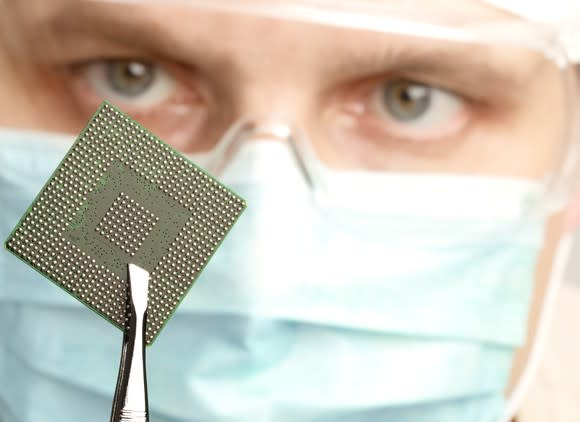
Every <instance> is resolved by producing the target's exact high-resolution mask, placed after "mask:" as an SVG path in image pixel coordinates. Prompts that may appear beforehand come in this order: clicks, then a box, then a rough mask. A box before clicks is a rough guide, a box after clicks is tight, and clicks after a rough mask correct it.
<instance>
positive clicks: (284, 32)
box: [0, 0, 574, 182]
mask: <svg viewBox="0 0 580 422" xmlns="http://www.w3.org/2000/svg"><path fill="white" fill-rule="evenodd" d="M194 4H195V2H172V3H163V4H161V3H158V2H142V3H138V4H135V3H134V2H130V3H128V4H117V3H115V2H92V1H91V2H85V1H55V2H44V1H40V0H28V1H25V2H19V1H14V0H13V1H7V2H4V3H2V5H1V6H0V7H1V8H2V11H1V13H0V16H1V17H0V28H1V29H0V31H2V32H3V34H2V40H3V45H2V51H1V52H0V72H1V73H0V84H1V86H0V88H1V90H2V92H4V93H5V94H4V95H3V96H2V98H1V99H0V108H1V109H2V113H1V115H0V124H2V125H4V126H11V127H26V128H34V129H43V130H54V131H61V132H71V133H75V132H78V131H79V130H80V129H81V128H82V126H83V124H84V122H86V120H87V118H88V117H89V116H90V115H91V114H92V113H93V112H94V111H95V109H96V107H97V106H98V104H99V103H100V102H101V101H102V100H103V99H107V100H109V101H110V102H112V103H113V104H115V105H117V106H118V107H120V108H121V109H123V110H125V111H126V112H128V113H129V114H130V115H131V116H133V117H134V118H135V119H137V120H138V121H140V122H141V123H142V124H143V125H144V126H145V127H147V128H149V129H150V130H151V131H152V132H154V133H155V134H157V135H158V136H159V137H161V138H162V139H164V140H166V141H168V142H170V143H172V144H173V145H174V146H176V147H177V148H179V149H181V150H183V151H185V152H189V153H200V152H208V151H211V150H213V149H215V147H216V145H217V144H218V143H219V142H220V140H221V139H223V136H224V134H225V133H226V132H227V130H228V128H231V127H232V125H233V124H234V123H235V122H237V121H239V120H240V119H241V118H248V117H250V118H251V117H252V116H264V115H272V116H275V117H276V118H277V119H278V120H283V121H287V122H288V123H289V125H292V126H293V127H298V128H300V129H301V131H302V132H303V134H304V137H303V139H304V145H301V146H300V147H299V149H300V151H302V152H303V153H306V152H305V151H306V150H310V151H312V152H313V153H314V156H315V157H316V161H317V162H318V165H320V166H323V167H327V168H330V169H332V170H337V171H370V172H380V173H394V172H396V173H400V172H403V173H413V174H431V173H441V174H460V175H477V176H499V177H512V178H523V179H529V180H532V181H541V182H544V181H547V180H548V179H549V178H550V177H552V176H553V175H554V174H555V173H556V172H557V170H558V168H559V167H560V166H561V163H562V160H563V156H564V155H565V154H566V152H567V151H568V150H569V145H568V142H569V132H570V127H571V116H572V107H571V97H572V95H573V92H572V88H573V83H574V81H572V79H573V76H571V75H572V71H571V69H570V68H569V67H568V65H567V64H566V63H565V60H563V59H562V56H561V55H560V54H559V53H560V52H559V50H558V46H557V44H556V43H554V40H553V39H551V38H550V36H549V34H547V33H545V32H542V31H540V30H539V29H538V31H536V32H534V28H533V26H531V25H527V26H525V31H524V30H522V27H523V26H524V25H523V24H522V22H519V21H518V22H516V21H513V22H512V23H513V25H512V26H513V28H514V30H513V33H510V31H509V27H510V25H509V23H510V22H511V21H510V20H509V19H507V20H506V18H507V17H506V16H504V15H502V14H500V13H499V12H497V11H495V12H492V11H491V9H488V8H486V9H482V6H481V5H479V6H477V5H478V4H479V3H478V2H473V3H472V2H461V3H459V4H458V7H454V8H453V13H451V12H449V13H448V14H447V15H446V16H445V15H444V14H443V15H441V12H440V10H441V9H438V10H439V12H437V13H435V12H433V13H434V15H436V16H435V18H433V20H434V21H436V22H435V23H436V24H437V25H439V26H438V28H439V29H438V30H434V29H433V25H432V24H430V23H427V22H425V21H424V16H423V18H422V19H423V20H422V21H421V22H420V23H419V24H418V23H411V22H409V23H408V25H407V26H405V25H403V24H401V23H400V22H399V24H398V25H394V26H393V27H392V28H391V30H390V31H389V26H388V23H385V25H384V27H383V28H382V30H381V31H378V30H376V28H374V27H373V30H370V29H369V30H363V29H361V28H356V29H355V28H352V27H347V26H338V25H322V24H320V23H314V22H299V21H297V20H294V19H287V20H285V19H275V18H271V17H264V16H252V15H251V14H249V13H232V12H226V11H223V10H218V11H216V10H211V8H198V7H195V6H194ZM277 4H278V3H277ZM278 5H279V4H278ZM461 5H463V6H461ZM425 7H427V6H425ZM447 9H448V10H449V11H450V10H451V8H447ZM409 10H411V9H409ZM413 10H414V9H413ZM424 10H426V9H425V8H424ZM429 10H430V9H429ZM423 15H427V14H426V13H425V14H423ZM474 17H479V18H480V19H479V21H478V22H479V23H478V25H473V23H472V21H473V20H474ZM485 19H487V20H488V21H489V22H493V20H494V19H498V20H501V22H502V24H501V31H500V32H501V36H500V35H498V32H497V31H496V32H494V31H493V30H492V29H493V27H494V26H493V25H491V24H486V25H483V24H482V22H483V21H485ZM168 22H171V24H170V25H168V24H167V23H168ZM442 22H443V23H445V24H446V25H448V28H449V31H450V33H451V32H453V31H455V32H453V33H454V34H456V33H457V30H458V28H459V29H460V30H461V31H462V32H461V34H463V35H462V36H453V37H451V36H449V37H447V36H446V34H447V32H446V31H445V27H444V26H442V25H441V23H442ZM506 22H507V23H506ZM418 25H419V26H418ZM421 25H422V26H421ZM417 28H423V29H424V30H419V29H417ZM482 28H488V30H487V34H488V36H486V31H485V30H483V29H482ZM489 28H492V29H489ZM429 31H431V32H432V35H433V36H427V35H426V34H427V33H428V32H429ZM522 34H526V36H527V35H528V34H534V36H533V37H528V38H529V39H530V40H531V39H533V40H534V43H532V42H529V43H527V42H524V41H523V39H524V38H525V37H523V35H522ZM510 36H513V39H512V38H510ZM526 39H527V38H526Z"/></svg>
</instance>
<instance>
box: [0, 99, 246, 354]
mask: <svg viewBox="0 0 580 422" xmlns="http://www.w3.org/2000/svg"><path fill="white" fill-rule="evenodd" d="M245 207H246V204H245V202H244V200H243V199H242V198H240V197H239V196H238V195H236V194H235V193H233V192H232V191H230V190H229V189H228V188H226V187H225V186H224V185H222V184H221V183H219V182H218V181H217V180H215V179H214V178H213V177H211V176H210V175H208V174H207V173H206V172H204V171H203V170H202V169H200V168H199V167H197V166H196V165H194V164H193V163H191V162H190V161H189V160H187V159H186V158H185V157H183V156H182V155H181V154H180V153H178V152H177V151H175V150H174V149H172V148H171V147H170V146H168V145H167V144H165V143H164V142H163V141H161V140H159V139H158V138H157V137H155V136H154V135H152V134H150V133H149V132H148V131H147V130H145V129H144V128H143V127H142V126H140V125H139V124H138V123H136V122H135V121H133V120H132V119H131V118H129V117H128V116H127V115H125V114H124V113H122V112H120V111H119V110H117V109H116V108H114V107H113V106H112V105H110V104H109V103H104V104H103V105H102V106H101V107H100V108H99V110H98V111H97V112H96V113H95V115H94V116H93V117H92V118H91V120H90V121H89V123H88V125H87V127H86V128H85V129H84V130H83V132H82V133H81V135H80V136H79V137H78V138H77V140H76V141H75V143H74V144H73V146H72V147H71V149H70V150H69V152H68V153H67V155H66V156H65V158H64V159H63V161H62V162H61V163H60V165H59V166H58V168H57V169H56V170H55V172H54V173H53V175H52V176H51V178H50V179H49V180H48V182H47V183H46V185H45V186H44V187H43V189H42V190H41V192H40V193H39V194H38V196H37V197H36V199H35V200H34V202H33V203H32V205H31V206H30V207H29V209H28V211H27V212H26V214H25V215H24V216H23V217H22V219H21V220H20V222H19V223H18V225H17V226H16V228H15V229H14V231H13V232H12V234H11V235H10V237H9V238H8V240H7V242H6V247H7V248H8V249H9V250H10V251H11V252H13V253H14V254H15V255H17V256H18V257H19V258H21V259H22V260H24V261H25V262H26V263H28V264H29V265H31V266H32V267H34V268H35V269H36V270H38V271H39V272H41V273H42V274H43V275H45V276H46V277H47V278H49V279H50V280H52V281H53V282H54V283H56V284H57V285H59V286H60V287H62V288H64V289H65V290H67V291H68V292H69V293H70V294H72V295H73V296H75V297H76V298H77V299H78V300H80V301H81V302H83V303H84V304H85V305H87V306H88V307H89V308H91V309H93V310H94V311H96V312H97V313H99V314H100V315H102V316H103V317H105V318H106V319H107V320H109V321H110V322H112V323H113V324H115V325H116V326H117V327H119V328H120V329H124V327H125V326H126V322H127V320H126V318H127V297H128V296H127V295H128V289H127V286H128V283H127V277H128V274H127V264H129V263H134V264H136V265H139V266H140V267H142V268H144V269H145V270H147V271H148V272H149V273H150V281H149V307H148V312H147V328H146V341H147V343H148V344H151V343H152V342H153V340H154V339H155V338H156V336H157V334H158V333H159V331H160V330H161V328H162V327H163V325H164V324H165V323H166V321H167V319H168V318H169V317H170V316H171V315H172V314H173V312H174V311H175V309H176V307H177V306H178V304H179V303H180V302H181V300H182V299H183V297H184V296H185V295H186V294H187V292H188V291H189V288H190V287H191V286H192V284H193V283H194V281H195V280H196V279H197V277H198V276H199V274H200V272H201V271H202V269H203V268H204V266H205V265H206V263H207V262H208V260H209V259H210V257H211V256H212V255H213V254H214V252H215V251H216V249H217V248H218V246H219V245H220V243H221V242H222V240H223V239H224V237H225V236H226V234H227V232H228V231H229V230H230V228H231V227H232V226H233V224H234V223H235V222H236V220H237V218H238V217H239V215H240V214H241V212H242V211H243V210H244V208H245Z"/></svg>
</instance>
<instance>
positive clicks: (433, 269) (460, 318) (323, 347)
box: [0, 132, 543, 422]
mask: <svg viewBox="0 0 580 422" xmlns="http://www.w3.org/2000/svg"><path fill="white" fill-rule="evenodd" d="M45 137H46V135H41V134H39V133H24V132H3V133H2V134H1V139H0V203H2V208H1V211H0V213H1V214H0V216H1V222H0V224H1V226H0V235H1V237H2V238H3V239H4V238H6V237H7V235H8V234H9V232H10V230H11V229H12V228H13V227H14V225H15V224H16V223H17V221H18V219H19V217H20V215H21V214H22V213H23V212H24V211H25V209H26V207H27V206H28V205H29V203H30V202H31V201H32V200H33V198H34V196H35V195H36V193H37V192H38V191H39V189H40V188H41V187H42V184H43V183H44V181H45V180H46V179H47V178H48V177H49V176H50V173H51V171H52V170H53V169H54V168H55V167H56V165H57V163H58V162H59V161H60V159H61V158H62V157H63V156H64V154H65V153H66V150H67V148H68V147H70V140H62V139H48V137H46V138H47V139H45ZM250 158H251V159H250ZM248 163H251V165H250V164H248ZM222 176H223V177H222V178H223V180H224V182H225V183H226V184H228V185H229V186H230V187H231V188H232V189H233V190H234V191H236V192H237V193H239V194H240V195H241V196H242V197H244V198H245V199H246V200H247V202H248V209H247V211H246V212H245V213H244V215H243V216H242V218H240V220H239V222H238V224H237V225H236V226H235V227H234V229H233V230H232V232H231V234H230V235H229V236H228V238H227V239H226V241H225V242H224V243H223V245H222V246H221V247H220V249H219V250H218V252H217V254H216V255H215V256H214V258H212V260H211V262H210V263H209V265H208V266H207V267H206V269H205V271H204V272H203V273H202V276H201V277H200V279H199V280H198V281H197V282H196V284H195V286H194V287H193V289H192V291H191V292H190V294H189V295H188V296H187V297H186V299H185V300H184V302H183V303H182V304H181V305H180V307H179V309H178V311H177V313H176V314H175V316H174V317H173V318H172V320H171V321H170V323H169V324H168V326H167V327H166V328H165V329H164V331H163V332H162V333H161V335H160V337H159V338H158V340H157V341H156V343H155V344H154V345H153V346H152V347H151V348H149V350H148V363H147V365H148V366H147V370H148V380H149V400H150V408H151V413H152V414H151V420H152V421H155V422H170V421H171V422H173V421H176V422H177V421H209V422H213V421H236V422H238V421H252V422H256V421H277V422H284V421H288V422H295V421H301V422H302V421H321V422H322V421H324V422H338V421H340V422H359V421H360V422H362V421H365V422H367V421H393V422H395V421H396V422H411V421H412V422H423V421H424V422H427V421H429V422H433V421H437V422H497V420H498V418H499V417H500V413H501V411H502V408H503V406H504V399H503V397H504V391H505V389H506V385H507V380H508V376H509V373H510V369H511V365H512V359H513V355H514V350H515V348H516V347H518V346H520V345H521V344H522V343H523V341H524V337H525V332H526V319H527V310H528V306H529V300H530V294H531V291H532V287H533V270H534V267H535V261H536V257H537V253H538V250H539V247H540V246H541V244H542V238H543V237H542V236H543V223H542V220H541V219H535V218H531V217H526V218H524V217H522V215H521V213H519V212H518V210H520V209H525V208H526V205H527V203H528V201H530V200H533V198H534V196H535V195H537V193H538V190H537V187H536V186H534V185H532V184H529V183H525V182H520V181H507V180H499V179H498V180H494V179H476V178H473V179H468V178H465V179H461V178H454V177H435V176H433V177H427V176H425V177H423V178H422V179H421V178H420V177H419V176H405V175H398V176H393V177H395V178H396V183H392V181H393V179H392V178H391V179H390V182H389V180H387V179H388V177H387V176H385V180H384V183H381V186H387V187H388V186H389V183H391V184H392V185H393V186H395V185H396V189H393V191H392V195H390V196H389V193H388V192H382V193H381V194H385V195H387V196H385V198H389V200H390V201H395V202H397V201H398V199H400V201H398V202H397V203H399V204H400V203H405V201H407V200H408V199H409V196H410V195H411V196H413V195H415V196H417V195H420V193H421V191H424V193H425V197H427V196H429V195H430V194H431V192H433V191H434V189H435V190H437V189H438V190H439V191H442V192H446V194H447V195H449V196H453V195H463V197H462V200H463V201H465V202H466V203H469V202H470V201H471V200H472V199H473V201H475V202H481V198H475V197H474V195H476V192H478V194H479V195H481V192H482V189H479V190H474V189H472V187H473V183H476V184H478V185H479V186H480V187H481V188H487V190H485V192H487V196H486V198H485V199H486V204H489V210H488V211H489V212H486V210H485V209H483V210H482V209H481V207H479V208H478V212H476V213H474V212H467V211H465V212H460V211H458V210H457V209H449V212H444V211H443V207H441V206H440V204H439V205H438V208H439V211H437V212H432V211H433V210H432V209H430V207H429V206H425V207H423V209H416V207H415V208H414V209H413V210H405V209H404V208H402V207H401V206H395V207H394V208H393V207H385V209H381V210H377V209H373V210H369V213H366V214H364V213H362V214H361V213H360V212H354V211H352V210H348V209H347V208H348V207H341V206H338V205H337V204H331V203H330V202H332V201H329V202H327V203H326V204H321V202H319V201H317V200H316V199H315V195H312V192H310V191H309V190H308V189H307V187H306V186H305V185H304V184H303V183H301V182H300V180H299V175H298V172H297V171H296V166H295V163H294V161H293V157H292V154H291V153H290V152H289V151H288V149H287V148H286V147H285V146H284V145H276V144H268V143H253V144H248V145H247V146H245V148H243V149H241V150H240V153H239V154H238V156H237V157H235V158H234V160H233V161H232V163H231V165H229V166H228V168H227V169H226V171H225V172H224V174H223V175H222ZM327 176H328V178H330V179H331V178H335V179H336V180H335V181H337V182H338V183H340V182H341V180H340V179H341V178H345V180H346V176H344V175H339V174H336V175H332V174H330V175H327ZM353 177H355V176H353ZM356 177H360V176H356ZM364 177H368V178H369V186H370V185H372V184H373V183H375V182H376V178H374V176H373V175H366V176H364ZM377 185H378V184H377ZM345 186H347V184H346V183H345ZM407 188H408V189H407ZM387 190H388V188H387ZM346 191H347V190H345V192H346ZM494 192H497V195H501V198H499V197H497V196H496V197H495V198H494V194H493V193H494ZM419 197H420V196H419ZM472 197H473V198H472ZM506 197H509V198H510V201H511V205H513V206H512V207H506V209H502V210H499V211H498V209H497V208H494V207H495V205H494V204H495V203H496V202H501V201H503V200H504V199H505V198H506ZM405 198H406V199H405ZM494 199H497V200H498V201H494ZM345 202H348V201H345ZM426 205H428V204H426ZM434 208H437V207H434ZM407 211H408V212H407ZM0 339H1V340H0V420H9V421H13V422H36V421H48V422H50V421H59V422H62V421H64V422H68V421H71V422H72V421H75V422H76V421H79V420H83V421H87V422H92V421H95V422H96V421H99V422H101V421H103V420H107V418H108V417H109V413H110V408H111V401H112V397H113V391H114V386H115V382H116V375H117V369H118V359H119V353H120V345H121V333H120V332H119V331H118V330H116V329H115V328H113V327H112V326H111V325H109V324H108V323H106V322H105V321H104V320H102V319H100V318H99V317H98V316H96V315H95V314H93V313H92V312H90V311H89V310H88V309H86V308H85V307H84V306H83V305H81V304H80V303H78V302H77V301H76V300H75V299H73V298H72V297H70V296H68V295H67V294H66V293H64V292H63V291H62V290H60V289H58V288H57V287H56V286H54V285H52V284H51V283H50V282H49V281H47V280H46V279H43V278H42V277H41V276H39V275H37V274H36V273H35V272H34V271H32V270H31V269H30V268H28V267H27V266H25V265H23V264H22V263H21V262H18V260H17V259H16V258H14V257H13V256H11V255H9V254H8V253H7V252H6V251H3V252H2V253H1V254H0ZM7 380H9V381H7Z"/></svg>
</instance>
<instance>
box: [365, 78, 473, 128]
mask: <svg viewBox="0 0 580 422" xmlns="http://www.w3.org/2000/svg"><path fill="white" fill-rule="evenodd" d="M371 108H372V111H373V112H374V114H376V115H377V116H378V117H380V118H382V119H384V120H387V121H388V122H389V123H391V124H394V125H398V126H399V128H404V129H407V130H414V131H415V132H423V131H427V130H429V129H436V128H442V127H445V126H446V125H448V124H449V123H451V122H452V121H453V120H454V118H455V117H457V115H458V113H459V112H460V111H461V109H462V108H463V101H462V100H461V98H459V97H458V96H456V95H454V94H452V93H450V92H447V91H445V90H443V89H440V88H435V87H433V86H430V85H426V84H422V83H419V82H413V81H409V80H396V81H392V82H387V83H385V84H383V85H381V87H380V88H379V89H376V90H375V92H374V93H373V94H372V106H371Z"/></svg>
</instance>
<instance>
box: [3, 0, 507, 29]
mask: <svg viewBox="0 0 580 422" xmlns="http://www.w3.org/2000/svg"><path fill="white" fill-rule="evenodd" d="M6 3H7V4H8V6H9V7H12V8H14V7H17V6H19V7H20V8H23V9H25V10H26V14H27V15H29V16H30V17H31V18H33V19H38V20H46V19H52V18H54V17H57V16H60V15H69V16H74V15H75V14H77V13H80V14H86V13H88V12H89V11H90V12H94V13H100V12H102V13H106V12H107V11H109V12H111V13H125V14H124V16H123V17H124V18H129V19H131V18H133V17H134V16H135V15H137V16H139V15H140V14H145V15H147V14H148V13H153V12H157V13H161V14H156V16H157V20H163V19H164V18H165V17H166V13H169V14H171V13H175V14H173V16H172V17H173V19H180V18H184V19H187V18H188V17H190V14H191V13H195V14H198V13H200V11H203V10H205V11H211V10H214V11H216V10H219V11H236V12H238V14H237V16H238V17H240V15H252V14H255V15H262V16H275V17H282V18H284V17H286V18H291V17H302V18H304V19H305V20H316V18H317V17H319V18H321V19H323V16H324V14H328V15H335V16H337V14H338V15H340V14H348V15H351V16H352V15H357V16H365V15H367V16H372V17H374V18H376V17H381V16H397V17H402V18H408V19H418V20H422V21H428V22H433V23H440V24H465V23H471V22H477V21H480V20H482V19H484V20H486V19H498V18H505V17H506V16H509V14H508V13H507V12H504V11H502V10H500V9H498V8H497V7H495V6H492V5H490V4H488V3H486V2H485V1H480V0H403V1H401V0H397V1H395V0H342V1H329V0H317V1H309V0H301V1H300V0H298V1H296V0H295V1H292V0H290V1H284V0H273V1H263V0H211V1H208V0H173V1H171V0H169V1H163V2H161V1H158V0H157V1H156V0H52V1H50V2H47V1H44V0H23V1H17V0H7V2H6ZM83 12H84V13H83ZM176 12H179V13H176ZM215 29H219V28H215Z"/></svg>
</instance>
